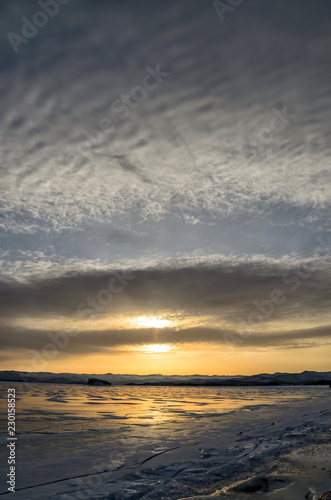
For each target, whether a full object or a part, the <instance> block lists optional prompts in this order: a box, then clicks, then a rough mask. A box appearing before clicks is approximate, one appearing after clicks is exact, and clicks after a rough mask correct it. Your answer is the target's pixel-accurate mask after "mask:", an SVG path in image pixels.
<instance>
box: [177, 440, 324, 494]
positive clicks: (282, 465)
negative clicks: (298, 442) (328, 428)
mask: <svg viewBox="0 0 331 500" xmlns="http://www.w3.org/2000/svg"><path fill="white" fill-rule="evenodd" d="M325 438H326V441H327V440H330V436H327V435H326V436H325ZM245 476H246V477H245ZM228 483H229V484H227V485H225V486H222V487H221V488H217V489H216V490H215V491H214V492H213V493H211V494H208V495H198V496H191V497H186V498H185V499H184V497H182V498H181V499H180V500H227V499H228V500H245V499H246V500H253V499H254V498H256V497H257V495H258V498H260V499H261V500H300V499H302V500H330V499H331V446H330V443H328V442H321V443H318V444H307V445H303V446H301V447H299V448H296V449H295V450H292V451H291V452H289V453H286V454H284V455H281V456H280V457H278V458H277V459H275V460H273V461H272V462H271V463H269V464H268V465H266V466H265V468H263V469H262V468H261V469H256V470H254V471H252V473H251V474H249V475H248V474H246V475H240V477H239V476H238V477H237V478H236V477H233V478H232V479H231V480H230V481H229V482H228Z"/></svg>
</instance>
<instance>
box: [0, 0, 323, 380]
mask: <svg viewBox="0 0 331 500" xmlns="http://www.w3.org/2000/svg"><path fill="white" fill-rule="evenodd" d="M0 14H1V15H0V27H1V34H2V37H1V45H0V67H1V71H2V78H1V80H0V92H1V101H0V108H1V113H0V132H1V134H0V167H1V185H0V192H1V196H0V200H1V201H0V203H1V205H0V247H1V263H0V272H1V278H0V313H1V314H0V318H1V319H0V339H1V346H2V349H1V354H0V363H1V367H2V368H1V369H3V370H18V371H53V372H78V373H83V372H84V373H136V374H150V373H162V374H197V373H199V374H206V375H212V374H218V375H235V374H243V375H245V374H253V373H261V372H282V371H287V372H299V371H303V370H306V369H307V370H317V371H326V370H329V368H330V362H329V360H330V355H331V339H330V334H331V329H330V324H331V320H330V313H329V311H330V290H331V281H330V277H331V271H330V243H331V227H330V222H329V220H330V192H331V183H330V180H331V173H330V165H331V151H330V145H331V122H330V107H331V93H330V77H331V74H330V53H331V50H330V49H331V30H330V25H331V17H330V15H331V5H330V2H329V1H328V0H315V1H314V2H313V3H312V2H310V1H308V0H292V1H291V2H290V3H289V2H287V1H286V0H278V1H277V2H263V1H262V0H249V1H248V0H242V1H240V0H239V1H238V0H236V1H235V2H234V1H233V0H231V1H230V0H224V1H221V0H219V1H217V2H215V1H214V2H212V1H209V0H208V1H203V0H180V1H175V0H168V1H167V2H163V1H161V0H153V1H152V0H141V1H139V2H134V1H133V0H121V1H116V0H107V1H106V0H98V2H95V1H92V0H79V1H78V0H61V1H60V0H57V1H55V0H49V1H46V0H45V1H43V0H41V1H40V2H39V3H38V2H35V1H30V0H29V1H23V0H10V1H9V0H4V1H2V2H1V6H0Z"/></svg>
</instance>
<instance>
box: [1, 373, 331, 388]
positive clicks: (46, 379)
mask: <svg viewBox="0 0 331 500" xmlns="http://www.w3.org/2000/svg"><path fill="white" fill-rule="evenodd" d="M92 377H93V378H96V379H102V380H103V381H107V382H110V383H111V384H112V385H153V386H164V385H166V386H223V387H231V386H277V385H331V372H314V371H304V372H302V373H274V374H269V373H261V374H259V375H249V376H244V375H236V376H227V375H221V376H220V375H212V376H208V375H115V374H112V373H106V374H101V375H100V374H77V373H49V372H17V371H1V372H0V381H7V382H35V383H49V384H87V383H88V380H89V379H92Z"/></svg>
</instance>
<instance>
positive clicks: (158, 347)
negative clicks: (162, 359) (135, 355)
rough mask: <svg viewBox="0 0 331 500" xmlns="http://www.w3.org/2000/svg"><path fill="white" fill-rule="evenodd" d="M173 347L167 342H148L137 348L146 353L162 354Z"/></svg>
mask: <svg viewBox="0 0 331 500" xmlns="http://www.w3.org/2000/svg"><path fill="white" fill-rule="evenodd" d="M171 349H173V347H172V346H171V345H169V344H149V345H144V346H142V347H140V348H139V350H140V351H142V352H144V353H146V354H163V353H164V352H169V351H171Z"/></svg>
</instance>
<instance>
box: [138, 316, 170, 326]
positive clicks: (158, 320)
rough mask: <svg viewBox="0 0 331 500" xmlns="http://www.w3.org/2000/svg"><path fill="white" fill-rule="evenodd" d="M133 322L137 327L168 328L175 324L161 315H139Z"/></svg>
mask: <svg viewBox="0 0 331 500" xmlns="http://www.w3.org/2000/svg"><path fill="white" fill-rule="evenodd" d="M132 322H133V324H134V326H135V327H136V328H167V327H169V326H173V324H174V323H173V321H170V320H168V319H164V318H162V317H161V316H138V317H137V318H134V319H133V320H132Z"/></svg>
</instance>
